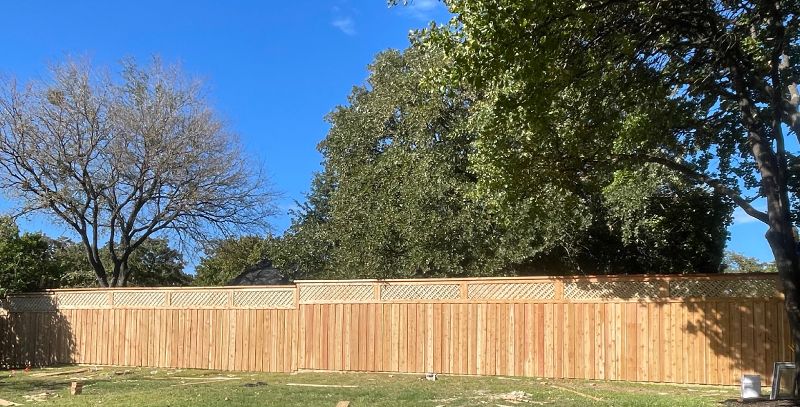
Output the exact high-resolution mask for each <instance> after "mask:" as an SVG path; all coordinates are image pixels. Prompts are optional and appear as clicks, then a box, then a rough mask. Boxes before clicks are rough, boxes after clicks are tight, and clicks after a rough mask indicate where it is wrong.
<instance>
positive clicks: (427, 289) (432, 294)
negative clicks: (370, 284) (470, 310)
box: [381, 284, 461, 301]
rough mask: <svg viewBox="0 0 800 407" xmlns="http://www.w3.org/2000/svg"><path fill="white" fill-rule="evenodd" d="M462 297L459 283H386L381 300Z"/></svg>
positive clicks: (382, 286) (382, 288) (383, 286)
mask: <svg viewBox="0 0 800 407" xmlns="http://www.w3.org/2000/svg"><path fill="white" fill-rule="evenodd" d="M458 298H461V288H460V285H459V284H414V285H406V284H385V285H381V300H383V301H398V300H451V299H458Z"/></svg>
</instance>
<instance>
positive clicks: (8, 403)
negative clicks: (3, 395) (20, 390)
mask: <svg viewBox="0 0 800 407" xmlns="http://www.w3.org/2000/svg"><path fill="white" fill-rule="evenodd" d="M21 405H22V404H18V403H15V402H13V401H8V400H3V399H0V406H3V407H6V406H21Z"/></svg>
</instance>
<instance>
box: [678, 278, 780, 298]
mask: <svg viewBox="0 0 800 407" xmlns="http://www.w3.org/2000/svg"><path fill="white" fill-rule="evenodd" d="M779 294H780V291H779V290H778V284H777V281H775V280H764V279H762V280H684V281H670V283H669V295H670V297H745V298H763V297H767V298H772V297H777V296H778V295H779Z"/></svg>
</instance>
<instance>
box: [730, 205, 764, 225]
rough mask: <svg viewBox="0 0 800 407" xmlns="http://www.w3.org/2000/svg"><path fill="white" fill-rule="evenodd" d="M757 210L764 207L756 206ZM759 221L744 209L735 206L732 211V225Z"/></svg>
mask: <svg viewBox="0 0 800 407" xmlns="http://www.w3.org/2000/svg"><path fill="white" fill-rule="evenodd" d="M757 209H758V210H762V211H763V210H764V208H757ZM754 222H760V221H759V220H758V219H756V218H754V217H752V216H750V215H748V214H747V213H746V212H745V211H744V209H742V208H736V209H735V210H734V211H733V225H734V226H735V225H746V224H748V223H754Z"/></svg>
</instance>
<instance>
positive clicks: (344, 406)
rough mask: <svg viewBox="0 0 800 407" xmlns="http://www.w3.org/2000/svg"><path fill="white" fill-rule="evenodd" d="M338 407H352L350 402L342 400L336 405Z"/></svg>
mask: <svg viewBox="0 0 800 407" xmlns="http://www.w3.org/2000/svg"><path fill="white" fill-rule="evenodd" d="M336 407H350V402H349V401H347V400H342V401H340V402H338V403H336Z"/></svg>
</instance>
